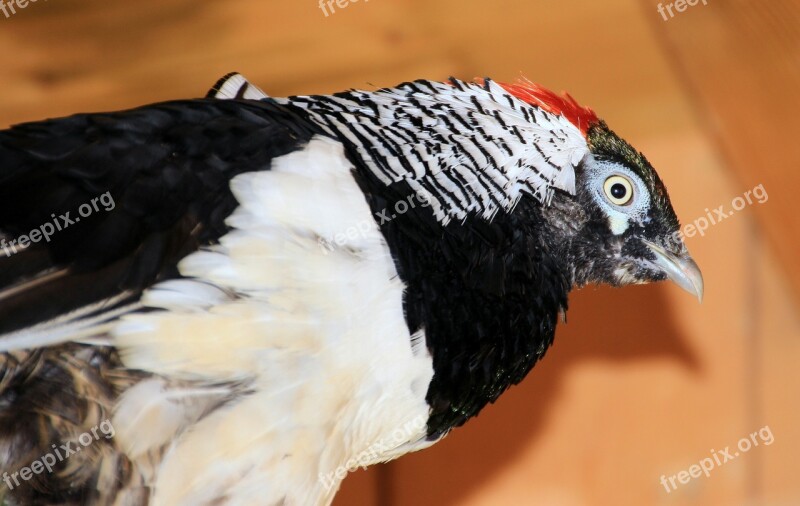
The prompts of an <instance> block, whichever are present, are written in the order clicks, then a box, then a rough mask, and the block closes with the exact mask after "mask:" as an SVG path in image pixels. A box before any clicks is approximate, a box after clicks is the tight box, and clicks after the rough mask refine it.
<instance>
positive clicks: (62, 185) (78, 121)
mask: <svg viewBox="0 0 800 506" xmlns="http://www.w3.org/2000/svg"><path fill="white" fill-rule="evenodd" d="M317 133H321V132H319V131H318V129H316V128H315V127H314V126H312V125H311V124H310V123H308V122H307V121H306V120H304V119H303V118H301V117H299V116H297V115H296V114H295V113H293V112H291V111H289V110H287V109H286V108H284V107H282V106H280V105H278V104H275V103H273V102H271V101H268V100H267V101H262V102H253V101H240V100H214V99H202V100H187V101H176V102H166V103H161V104H155V105H150V106H145V107H141V108H137V109H133V110H129V111H122V112H112V113H101V114H81V115H76V116H71V117H68V118H61V119H54V120H48V121H43V122H38V123H29V124H23V125H19V126H15V127H13V128H11V129H9V130H5V131H1V132H0V233H2V236H0V237H2V239H3V240H5V243H0V245H6V248H0V332H8V331H11V330H15V329H19V328H21V327H24V326H28V325H31V324H34V323H38V322H40V321H45V320H47V319H49V318H52V317H54V316H56V315H59V314H62V313H64V312H66V311H70V310H73V309H76V308H79V307H82V306H85V305H87V304H90V303H92V302H96V301H100V300H103V299H105V298H108V297H111V296H114V295H116V294H119V293H122V292H124V291H130V292H131V294H132V297H133V298H136V297H138V295H139V294H140V293H141V291H142V290H144V289H145V288H147V287H148V286H150V285H152V284H153V283H154V282H156V281H157V280H161V279H166V278H170V277H176V276H178V272H177V269H176V265H177V263H178V261H179V260H180V259H181V258H183V257H184V256H186V255H187V254H189V253H191V252H192V251H195V250H197V249H198V248H199V247H201V246H203V245H209V244H213V243H215V242H216V241H217V240H218V239H219V238H220V237H221V236H222V235H224V233H225V232H226V231H227V227H226V225H225V223H224V220H225V218H226V217H228V216H229V215H230V214H231V212H233V210H234V209H235V208H236V206H237V203H236V201H235V199H234V197H233V195H232V193H231V191H230V188H229V182H230V180H231V178H233V177H234V176H236V175H237V174H240V173H243V172H250V171H256V170H267V169H269V166H270V162H271V160H272V159H273V158H275V157H278V156H281V155H284V154H287V153H289V152H291V151H293V150H296V149H298V148H299V147H300V146H302V145H303V144H305V143H306V142H307V141H308V140H309V139H310V138H311V137H312V136H313V135H314V134H317ZM103 194H107V195H108V196H110V199H113V209H110V210H106V209H108V208H110V207H112V206H111V205H110V204H108V202H109V198H108V197H107V198H106V199H105V202H106V204H107V205H105V206H104V205H102V204H101V203H100V202H99V201H98V199H99V197H100V196H101V195H103ZM92 199H95V204H97V205H96V209H95V208H93V209H92V212H91V214H90V215H88V216H85V217H82V216H80V215H79V214H78V210H79V208H80V207H81V206H82V205H85V204H89V205H91V202H92ZM86 209H88V208H84V210H86ZM66 213H69V216H68V219H69V220H73V221H75V222H74V223H72V224H68V225H67V222H66V220H64V219H62V218H61V216H62V215H65V214H66ZM76 218H79V221H78V220H76ZM56 222H57V223H59V224H61V227H62V230H60V231H56V232H55V233H54V234H53V235H52V236H51V237H50V238H49V242H48V241H44V240H40V241H39V242H38V243H35V244H32V245H31V246H30V247H28V248H27V249H24V250H22V249H20V248H17V252H16V253H14V249H12V248H9V247H8V246H7V245H8V244H9V243H10V242H11V241H12V240H15V239H18V238H19V237H20V236H21V235H27V234H29V233H30V232H31V231H32V230H35V229H40V227H42V226H43V225H44V224H46V223H51V224H53V226H54V227H55V223H56ZM64 225H67V226H66V227H64ZM9 254H10V255H9ZM48 272H49V273H53V272H58V273H60V274H59V275H50V276H49V277H48V278H46V281H44V282H42V283H38V284H37V283H30V281H31V280H33V279H36V278H37V277H41V276H42V275H43V273H48ZM15 286H22V287H24V288H25V289H24V290H8V289H9V288H13V287H15Z"/></svg>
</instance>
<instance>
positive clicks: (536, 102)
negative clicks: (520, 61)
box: [497, 80, 600, 137]
mask: <svg viewBox="0 0 800 506" xmlns="http://www.w3.org/2000/svg"><path fill="white" fill-rule="evenodd" d="M497 84H499V85H500V86H501V87H502V88H503V89H504V90H506V91H507V92H508V93H510V94H511V95H513V96H515V97H517V98H518V99H520V100H522V101H523V102H526V103H528V104H530V105H533V106H536V107H540V108H542V109H544V110H545V111H547V112H549V113H551V114H555V115H561V116H564V117H565V118H566V119H567V121H569V122H570V123H572V124H573V125H575V126H576V127H577V128H578V130H580V131H581V133H583V135H584V137H585V136H586V133H587V132H588V131H589V128H590V127H591V126H592V125H593V124H595V123H597V122H599V121H600V120H599V119H598V117H597V115H596V114H595V113H594V111H593V110H591V109H590V108H588V107H583V106H581V105H580V104H578V102H577V101H576V100H575V99H574V98H572V97H571V96H570V95H569V93H564V94H563V95H559V94H557V93H554V92H552V91H550V90H548V89H547V88H543V87H542V86H539V85H538V84H535V83H532V82H530V81H528V80H521V81H519V82H518V83H516V84H507V83H497Z"/></svg>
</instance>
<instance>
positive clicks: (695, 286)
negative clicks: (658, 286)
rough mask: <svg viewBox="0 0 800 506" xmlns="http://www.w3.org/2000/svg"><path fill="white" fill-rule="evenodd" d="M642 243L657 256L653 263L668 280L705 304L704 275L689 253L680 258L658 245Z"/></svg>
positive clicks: (645, 241)
mask: <svg viewBox="0 0 800 506" xmlns="http://www.w3.org/2000/svg"><path fill="white" fill-rule="evenodd" d="M642 242H644V243H645V245H647V247H648V248H650V251H652V252H653V253H654V254H655V256H656V259H655V261H652V263H653V264H654V265H655V266H656V267H658V268H659V269H660V270H661V271H662V272H664V274H666V275H667V278H669V279H670V280H671V281H673V282H674V283H675V284H676V285H678V286H679V287H681V288H683V289H684V290H686V291H687V292H689V293H691V294H694V295H696V296H697V298H698V299H699V300H700V302H703V274H702V273H701V272H700V268H699V267H698V266H697V264H696V263H695V262H694V260H692V257H690V256H689V255H688V253H687V254H686V255H684V256H678V255H676V254H674V253H670V252H669V251H667V250H666V249H664V248H663V247H661V246H659V245H658V244H655V243H652V242H650V241H647V240H643V241H642Z"/></svg>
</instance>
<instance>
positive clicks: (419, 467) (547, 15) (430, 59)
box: [0, 0, 800, 506]
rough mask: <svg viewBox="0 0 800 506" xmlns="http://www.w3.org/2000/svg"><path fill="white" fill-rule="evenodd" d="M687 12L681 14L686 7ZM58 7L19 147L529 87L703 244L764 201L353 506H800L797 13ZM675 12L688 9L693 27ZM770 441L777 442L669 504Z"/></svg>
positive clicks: (533, 4) (14, 116)
mask: <svg viewBox="0 0 800 506" xmlns="http://www.w3.org/2000/svg"><path fill="white" fill-rule="evenodd" d="M667 3H669V2H667ZM706 3H707V4H706V5H704V4H703V3H702V1H701V2H700V3H698V4H697V5H696V6H693V7H688V8H687V9H686V10H685V11H684V12H681V13H677V14H676V16H675V17H674V18H672V19H667V20H664V19H663V18H662V16H661V15H660V14H659V13H658V11H657V4H658V2H656V1H654V0H605V1H603V2H597V1H589V0H562V1H560V2H556V1H554V0H496V1H493V2H488V1H486V2H476V1H474V2H473V1H468V0H459V1H456V0H361V1H359V2H357V3H352V4H350V5H348V6H347V7H346V8H336V12H335V13H333V14H329V15H328V16H327V17H326V16H325V15H324V13H323V12H322V11H321V10H320V9H319V8H318V5H317V3H316V1H315V0H292V1H291V2H289V1H288V0H283V1H277V0H269V1H264V0H261V1H256V0H227V1H224V2H222V1H197V0H140V1H137V2H123V1H121V0H104V1H100V0H84V1H77V0H50V1H49V2H45V1H42V0H39V1H38V2H36V3H31V4H29V5H28V7H26V8H25V9H24V10H20V11H18V12H17V14H14V15H13V16H11V17H9V18H5V17H4V16H3V15H2V13H0V48H2V49H0V126H3V127H4V126H8V125H10V124H13V123H17V122H21V121H26V120H35V119H41V118H44V117H53V116H60V115H66V114H70V113H75V112H86V111H97V110H109V109H119V108H126V107H132V106H136V105H140V104H143V103H147V102H153V101H159V100H166V99H173V98H186V97H197V96H201V95H203V94H204V93H205V91H206V89H207V88H208V87H209V86H210V85H211V84H212V83H213V82H214V81H215V80H216V79H217V78H218V77H219V76H221V75H222V74H224V73H226V72H228V71H231V70H238V71H241V72H243V73H245V74H246V75H247V76H248V77H249V78H250V79H251V80H252V81H254V82H256V83H257V84H259V85H260V86H261V87H262V88H264V89H265V90H266V91H267V92H268V93H270V94H273V95H283V94H302V93H316V92H333V91H338V90H341V89H345V88H348V87H367V88H371V87H373V86H383V85H393V84H397V83H399V82H401V81H404V80H409V79H415V78H421V77H425V78H433V79H442V78H445V77H447V76H450V75H454V76H457V77H460V78H472V77H476V76H484V75H486V76H491V77H493V78H495V79H497V80H513V79H515V78H516V77H518V76H519V75H521V74H524V75H526V76H528V77H529V78H531V79H532V80H535V81H538V82H540V83H542V84H544V85H546V86H549V87H551V88H555V89H559V90H560V89H567V90H569V91H570V92H571V93H572V94H573V95H574V96H575V97H576V98H578V99H579V100H580V101H581V102H583V103H585V104H588V105H591V106H592V107H593V108H594V109H595V110H596V111H597V112H598V113H599V114H600V116H601V117H603V118H604V119H606V120H607V121H608V123H609V124H610V125H611V127H612V128H614V129H615V130H616V131H617V132H618V133H620V134H621V135H623V136H624V137H626V138H627V139H628V140H629V141H630V142H631V143H632V144H633V145H634V146H636V147H637V148H638V149H640V150H642V151H644V152H645V153H646V155H647V156H648V158H649V159H650V161H651V162H653V164H654V165H655V166H656V167H657V168H658V170H659V172H660V174H661V175H662V177H663V179H664V180H665V181H666V183H667V185H668V187H669V188H670V193H671V195H672V200H673V203H674V205H675V207H676V210H677V212H678V215H679V216H680V217H681V218H682V221H683V222H685V223H688V222H691V221H693V220H694V219H696V218H698V217H702V216H704V215H705V214H706V209H714V208H716V207H718V206H719V205H725V206H726V208H729V207H730V203H731V200H732V199H734V198H735V197H737V196H740V195H742V194H743V193H744V192H746V191H747V190H750V189H752V188H754V187H755V186H757V185H760V184H763V185H764V188H765V190H766V191H767V192H768V195H769V199H768V201H767V202H765V203H763V204H757V205H752V206H748V207H745V208H744V209H743V210H741V211H740V212H738V213H737V214H736V215H735V216H732V217H730V218H729V219H726V220H725V221H723V222H720V223H719V224H717V225H715V226H713V227H711V228H710V229H709V230H708V231H707V232H706V233H705V235H704V236H703V237H699V236H697V237H694V238H691V239H689V240H688V245H689V248H690V249H691V251H692V252H693V253H694V256H695V258H696V259H697V261H698V263H699V264H700V266H701V267H702V268H703V272H704V274H705V280H706V300H705V301H704V303H703V304H702V305H699V304H697V301H695V300H693V299H692V298H691V297H689V296H688V295H687V294H685V293H683V292H680V291H679V290H678V289H677V288H675V287H674V286H669V285H660V286H646V287H631V288H626V289H624V290H613V289H610V288H590V289H585V290H582V291H580V292H577V293H574V294H573V297H572V299H571V307H570V312H569V323H568V324H567V325H562V326H561V327H560V328H559V329H558V332H557V337H556V344H555V347H554V348H553V349H552V350H551V351H549V352H548V355H547V357H546V358H545V360H544V362H543V363H541V364H540V365H538V366H537V367H536V368H535V369H534V371H533V373H532V374H531V375H530V377H528V378H527V379H526V380H525V381H524V382H523V383H522V384H521V385H520V386H518V387H515V388H513V389H512V390H511V391H509V393H507V394H506V395H505V396H503V397H502V398H501V399H500V401H499V402H498V403H497V404H496V405H494V406H491V407H489V408H488V409H487V410H486V411H484V413H483V414H482V415H481V416H480V417H478V418H477V419H476V420H473V421H472V422H470V423H469V424H467V426H465V427H464V428H462V429H459V430H456V431H454V432H453V433H452V434H451V435H450V436H449V437H448V438H447V439H446V440H444V441H443V442H441V443H440V444H438V445H436V446H435V447H433V448H431V449H429V450H426V451H424V452H421V453H418V454H414V455H410V456H407V457H404V458H402V459H400V460H398V461H396V462H393V463H390V464H388V465H384V466H378V467H375V468H373V469H371V470H369V471H367V472H357V473H354V474H353V475H352V476H351V477H350V478H348V480H346V482H345V486H344V489H343V492H342V494H341V495H340V497H339V498H338V499H337V504H339V505H347V504H357V505H367V506H369V505H470V506H479V505H481V506H482V505H487V506H488V505H495V504H514V505H516V504H526V505H527V504H535V505H565V506H573V505H576V506H577V505H614V506H619V505H650V504H653V505H673V504H674V505H683V504H686V505H745V504H747V505H774V506H784V505H797V504H800V480H798V467H799V466H798V463H797V462H798V457H800V408H799V407H798V401H800V395H799V394H800V375H798V367H800V321H798V316H797V308H798V300H800V299H799V298H798V295H800V262H798V261H797V255H798V232H800V220H798V217H797V216H798V209H797V205H798V200H799V199H798V198H797V197H796V196H795V194H796V192H797V191H798V189H800V184H799V183H800V94H798V90H800V5H799V4H798V1H797V0H771V1H770V2H755V1H747V0H707V2H706ZM673 9H674V8H673ZM765 425H768V426H769V428H770V430H771V432H772V434H773V436H774V442H773V443H772V444H771V445H769V446H765V445H761V446H759V447H757V448H754V449H752V450H750V451H749V452H747V453H743V454H741V455H740V456H739V457H737V458H735V459H734V460H733V461H731V462H728V463H726V464H724V465H723V466H720V467H718V468H717V469H714V470H713V471H712V473H711V475H710V477H708V478H706V477H705V476H702V477H700V478H697V479H693V480H692V481H691V482H690V483H689V484H686V485H682V486H681V487H680V488H679V489H678V490H676V491H673V492H671V493H667V492H666V491H665V490H664V488H663V487H662V485H661V484H660V483H659V478H660V477H661V475H662V474H665V475H673V474H676V473H677V472H679V471H681V470H684V469H688V468H689V466H691V465H692V464H694V463H697V462H698V461H699V460H701V459H703V458H706V457H708V456H709V455H710V451H711V449H721V448H724V447H725V446H731V448H732V449H733V446H735V445H736V443H737V441H738V440H739V439H740V438H742V437H747V436H748V434H750V433H752V432H754V431H756V430H757V429H759V428H761V427H763V426H765Z"/></svg>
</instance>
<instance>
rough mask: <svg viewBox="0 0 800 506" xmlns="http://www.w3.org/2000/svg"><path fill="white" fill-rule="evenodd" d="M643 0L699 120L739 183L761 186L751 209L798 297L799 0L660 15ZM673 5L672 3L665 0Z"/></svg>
mask: <svg viewBox="0 0 800 506" xmlns="http://www.w3.org/2000/svg"><path fill="white" fill-rule="evenodd" d="M658 3H659V2H656V1H655V0H644V2H643V3H642V5H643V6H645V9H646V10H647V12H648V13H649V14H651V15H649V16H648V19H649V20H650V22H651V23H652V24H653V26H654V28H655V31H656V33H657V34H659V36H660V39H661V40H662V42H663V45H664V47H665V48H666V50H667V52H668V53H669V54H670V55H671V56H672V62H673V64H674V67H675V69H676V71H677V73H678V75H679V76H681V77H682V80H683V83H684V85H685V89H686V90H687V94H688V95H689V96H690V98H691V99H692V100H693V101H694V103H695V104H696V106H697V107H698V110H699V116H698V118H699V119H700V121H702V122H703V123H704V124H705V126H706V128H707V130H708V131H710V132H712V133H713V135H714V138H715V139H716V141H717V143H718V145H719V146H720V148H721V149H722V151H723V153H724V154H725V156H726V160H727V162H728V163H729V165H730V166H731V167H732V168H733V169H734V170H735V172H736V174H737V175H738V178H739V181H740V183H741V187H742V189H743V190H746V189H750V188H753V187H754V186H757V185H759V184H763V185H764V187H765V188H766V189H767V191H768V194H769V205H764V206H758V208H757V209H755V212H756V214H757V215H758V217H759V226H760V227H762V228H763V229H764V231H765V232H766V234H767V236H768V237H769V239H770V241H771V242H772V244H773V245H774V246H775V248H776V250H777V252H778V257H779V258H780V259H781V261H782V263H783V269H785V270H786V272H787V273H788V275H789V276H790V278H791V281H792V284H793V286H794V291H795V295H800V262H797V252H798V251H800V219H798V215H799V214H800V213H798V209H797V207H796V205H797V195H796V192H797V189H798V188H800V141H798V139H800V2H797V1H796V0H770V1H769V2H752V1H748V0H725V1H724V2H719V1H710V2H707V5H703V3H699V4H698V5H697V6H695V7H691V8H689V9H687V10H686V11H685V12H683V13H676V15H675V17H674V18H670V19H668V20H667V21H664V20H663V18H662V16H660V15H659V14H657V10H656V9H657V4H658ZM663 3H670V2H663Z"/></svg>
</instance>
